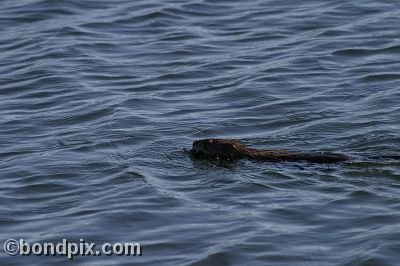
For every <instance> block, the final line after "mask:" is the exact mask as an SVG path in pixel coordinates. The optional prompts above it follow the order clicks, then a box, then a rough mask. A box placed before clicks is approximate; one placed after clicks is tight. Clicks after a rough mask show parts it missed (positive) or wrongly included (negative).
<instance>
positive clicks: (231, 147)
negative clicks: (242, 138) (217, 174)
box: [191, 139, 245, 161]
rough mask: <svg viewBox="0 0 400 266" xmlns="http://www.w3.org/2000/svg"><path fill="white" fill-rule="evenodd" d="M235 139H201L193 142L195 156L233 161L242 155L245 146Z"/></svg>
mask: <svg viewBox="0 0 400 266" xmlns="http://www.w3.org/2000/svg"><path fill="white" fill-rule="evenodd" d="M243 147H244V146H243V145H242V144H241V143H240V142H239V141H237V140H226V139H202V140H196V141H194V142H193V148H192V150H191V154H192V156H193V157H195V158H201V159H214V160H225V161H233V160H236V159H239V158H241V157H243V156H244V152H245V148H243Z"/></svg>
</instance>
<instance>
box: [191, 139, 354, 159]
mask: <svg viewBox="0 0 400 266" xmlns="http://www.w3.org/2000/svg"><path fill="white" fill-rule="evenodd" d="M190 153H191V155H192V156H193V157H194V158H199V159H210V160H221V161H236V160H239V159H245V158H247V159H253V160H259V161H269V162H279V161H307V162H311V163H337V162H343V161H348V160H350V157H348V156H346V155H343V154H337V153H325V152H319V153H299V152H292V151H286V150H257V149H254V148H249V147H246V146H245V145H243V144H242V143H240V141H239V140H234V139H202V140H196V141H194V142H193V147H192V149H191V150H190Z"/></svg>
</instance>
